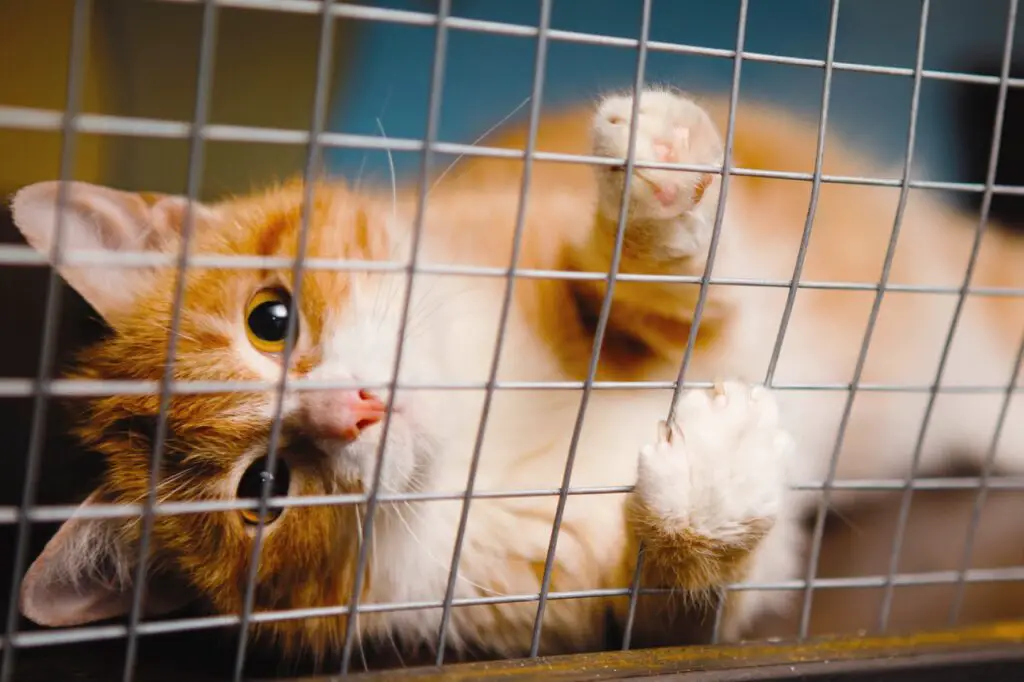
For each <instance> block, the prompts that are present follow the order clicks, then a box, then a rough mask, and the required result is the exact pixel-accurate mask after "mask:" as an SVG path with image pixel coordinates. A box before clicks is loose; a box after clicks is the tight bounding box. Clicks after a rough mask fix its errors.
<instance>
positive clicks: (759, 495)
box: [627, 382, 799, 639]
mask: <svg viewBox="0 0 1024 682" xmlns="http://www.w3.org/2000/svg"><path fill="white" fill-rule="evenodd" d="M778 417H779V415H778V408H777V406H776V404H775V400H774V396H773V394H772V393H771V392H770V391H768V390H767V389H765V388H764V387H760V386H754V387H750V386H748V385H746V384H743V383H739V382H726V383H724V384H720V385H719V387H718V388H717V389H716V390H714V391H711V392H708V391H693V392H690V393H689V394H687V395H686V396H684V397H683V399H682V400H681V401H680V405H679V409H678V411H677V424H675V425H671V426H664V427H663V432H662V434H661V437H660V439H659V440H658V442H657V443H655V444H652V445H648V446H646V447H645V448H644V449H643V450H642V451H641V453H640V459H639V470H638V475H637V484H636V488H635V490H634V492H633V494H632V495H631V497H630V501H629V504H628V507H627V509H628V518H629V522H630V525H631V527H632V529H633V531H634V532H635V533H636V535H637V537H638V539H639V540H640V541H642V542H643V543H644V547H645V555H644V557H645V566H644V574H643V578H644V585H645V586H646V587H651V586H654V585H658V586H661V587H668V588H674V589H679V590H682V591H684V596H696V597H706V596H711V595H713V594H714V593H715V591H716V590H717V589H718V588H720V587H722V586H724V585H727V584H730V583H734V582H741V581H749V580H754V581H756V582H766V581H780V580H785V579H788V578H791V577H792V576H793V575H794V573H795V572H796V570H797V567H798V561H799V547H797V546H796V543H797V542H798V536H799V534H798V532H797V530H798V528H797V526H796V524H795V522H794V520H793V517H792V515H791V514H790V513H789V505H788V496H787V488H786V486H787V480H788V474H789V460H790V456H791V453H792V451H793V441H792V439H791V438H790V437H789V435H788V434H787V433H786V432H785V431H783V430H782V428H781V427H780V426H779V421H778ZM784 594H785V593H783V592H780V591H778V590H775V591H760V590H744V591H734V592H731V593H730V596H729V597H728V599H727V601H726V605H725V609H726V610H725V619H724V621H723V624H722V632H721V634H722V636H723V637H724V638H726V639H736V638H738V637H739V636H740V635H741V634H742V632H743V630H744V629H745V628H746V626H747V625H749V623H750V620H751V619H752V618H753V617H754V616H756V615H758V614H759V613H762V612H764V611H765V610H767V609H773V608H774V607H776V606H778V605H779V603H780V602H779V600H780V599H782V598H784Z"/></svg>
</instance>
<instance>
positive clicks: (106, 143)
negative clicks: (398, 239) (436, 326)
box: [0, 0, 1024, 679]
mask: <svg viewBox="0 0 1024 682" xmlns="http://www.w3.org/2000/svg"><path fill="white" fill-rule="evenodd" d="M233 4H234V5H244V4H245V3H243V2H236V3H233ZM287 4H288V6H289V7H291V8H293V9H296V10H299V11H296V12H281V11H272V10H271V9H270V8H272V7H273V5H274V3H273V2H269V1H266V0H262V1H261V2H254V3H253V6H252V7H237V6H232V7H228V6H224V7H222V8H221V9H220V10H219V11H218V18H217V27H216V43H215V54H214V75H213V83H212V90H211V94H210V115H209V122H210V123H214V124H226V125H238V126H251V127H258V128H273V129H284V130H302V129H306V128H308V126H309V122H310V119H311V116H312V111H311V108H312V102H313V95H314V90H315V66H316V60H317V51H318V48H319V45H318V39H319V22H320V18H319V16H318V15H317V12H318V11H319V8H320V2H318V1H317V0H309V1H307V0H299V1H297V2H296V1H294V0H292V1H291V2H289V3H287ZM348 4H358V5H363V6H367V7H376V8H385V9H390V10H399V11H401V12H404V13H411V14H388V15H387V17H390V18H392V19H399V18H402V17H409V18H411V19H413V20H422V19H423V18H424V16H425V15H424V13H425V14H426V15H429V14H432V13H434V12H436V10H437V5H438V2H437V0H378V1H377V2H361V3H348ZM641 4H642V3H641V0H554V2H553V14H552V28H556V29H560V30H564V31H575V32H581V33H590V34H599V35H602V36H611V37H618V38H636V37H637V36H638V33H639V25H640V11H641ZM829 4H830V3H828V2H824V1H823V0H750V3H749V12H748V19H747V25H746V44H745V49H746V50H747V51H752V52H757V53H764V54H774V55H784V56H788V57H799V58H808V59H823V58H824V57H825V54H826V38H827V33H828V23H829ZM539 5H540V3H539V2H538V0H453V2H452V13H453V15H454V16H457V17H465V18H472V19H480V20H486V21H494V22H508V23H512V24H516V25H521V26H529V27H532V26H536V25H537V21H538V16H539ZM930 7H931V10H930V17H929V20H928V22H927V26H926V29H927V41H926V45H925V48H926V49H925V58H924V65H925V68H926V69H929V70H933V71H943V70H946V71H956V72H966V73H974V74H988V75H996V74H998V72H999V65H1000V59H1001V56H1002V50H1003V42H1004V35H1005V29H1006V18H1007V11H1008V7H1009V3H1008V0H984V2H971V1H969V0H933V1H932V2H931V3H930ZM73 9H74V2H73V0H45V1H43V0H0V64H3V65H4V66H3V67H2V72H0V195H4V196H7V195H9V194H10V193H11V192H13V191H14V190H15V189H17V188H19V187H21V186H24V185H26V184H29V183H32V182H36V181H40V180H48V179H53V178H56V177H58V175H59V171H60V168H59V158H60V148H61V147H60V145H61V138H60V134H59V132H58V131H55V130H40V129H26V128H24V127H18V125H17V124H15V123H14V122H13V121H14V115H15V114H17V115H18V117H20V120H40V119H39V117H38V116H36V114H39V113H42V114H44V115H45V114H46V113H48V112H49V113H52V112H61V111H63V110H65V108H67V107H68V106H69V103H68V102H67V101H66V89H67V85H66V80H67V74H68V47H69V42H70V35H71V24H72V21H71V20H72V13H73ZM202 11H203V8H202V6H201V5H200V4H198V3H195V2H183V1H181V0H95V1H94V2H93V3H92V11H91V13H90V23H89V28H88V46H87V49H86V50H85V53H86V58H87V62H86V64H85V71H84V81H83V88H82V97H81V101H79V102H77V103H74V104H73V105H72V106H73V107H74V108H77V109H78V110H79V111H80V112H83V113H89V114H99V115H107V116H117V117H133V118H142V119H150V120H157V121H171V122H176V121H177V122H180V121H188V120H190V119H191V118H192V115H193V110H194V108H195V102H196V73H197V66H198V57H199V48H200V36H201V17H202ZM738 12H739V1H738V0H716V1H715V2H707V1H704V2H698V1H697V0H654V3H653V21H652V26H651V34H650V38H651V39H652V40H658V41H665V42H672V43H685V44H690V45H695V46H700V47H707V48H719V49H727V50H731V49H733V48H734V47H735V43H736V34H737V27H738V25H737V18H738ZM919 20H920V3H919V2H911V1H909V0H902V1H900V2H893V1H892V0H856V1H853V0H847V1H846V2H844V3H842V4H841V8H840V14H839V22H838V32H837V37H836V46H835V59H836V60H837V61H841V62H855V63H862V64H869V65H874V66H881V67H888V66H892V67H902V68H911V67H913V65H914V61H915V54H916V43H917V37H918V30H919ZM434 40H435V29H434V28H433V27H431V26H429V25H426V26H424V25H408V24H403V23H397V22H395V21H376V20H374V21H371V20H368V19H339V20H337V22H336V31H335V40H334V45H333V51H332V65H333V66H332V77H331V79H330V86H331V95H330V103H331V106H330V115H329V124H328V130H330V131H334V132H345V133H357V134H362V135H371V136H378V135H382V134H386V135H387V136H390V137H398V138H411V139H416V138H422V136H423V134H424V132H425V121H426V108H427V99H428V94H429V93H428V91H429V84H430V73H431V65H432V59H433V53H434ZM1016 43H1018V45H1016V46H1015V48H1014V51H1013V53H1014V55H1015V66H1014V68H1013V71H1012V74H1013V75H1014V76H1021V75H1024V59H1020V60H1018V59H1017V58H1016V57H1017V56H1020V55H1021V51H1022V50H1024V45H1020V44H1021V43H1024V40H1017V41H1016ZM534 50H535V38H531V37H524V36H516V35H496V34H490V33H484V32H479V31H469V30H464V29H458V28H453V29H452V30H450V32H449V36H448V46H447V51H446V53H445V78H444V91H443V98H442V102H443V104H442V107H441V120H440V130H439V137H440V139H441V140H443V141H448V142H464V143H468V142H472V141H474V140H475V139H477V138H478V137H479V136H480V134H481V133H483V132H484V131H486V130H488V129H489V128H491V127H492V126H494V125H495V124H496V123H498V122H499V121H501V120H502V119H503V118H505V117H506V116H508V115H509V114H513V119H515V118H520V119H521V118H525V115H526V110H527V107H525V106H522V105H523V103H524V100H525V99H526V97H527V96H528V94H529V93H530V91H531V88H532V83H533V76H534ZM1018 65H1019V66H1020V68H1018ZM635 66H636V51H635V49H631V48H624V47H621V46H614V45H594V44H582V43H576V42H565V41H552V42H551V44H550V48H549V53H548V59H547V63H546V65H545V89H544V104H545V105H546V106H550V107H557V106H563V105H567V104H570V103H573V102H578V101H581V100H583V101H586V100H591V99H593V98H594V96H595V95H596V94H597V93H599V92H601V91H602V90H608V89H613V88H625V87H629V86H630V85H631V84H632V81H633V78H634V72H635ZM732 68H733V66H732V61H731V59H728V58H723V57H717V56H693V55H682V54H670V53H665V52H652V53H650V54H649V57H648V66H647V71H646V74H647V80H648V82H664V83H671V84H674V85H678V86H680V87H683V88H684V89H687V90H691V91H697V92H700V91H719V90H724V89H727V88H728V86H729V83H730V77H731V74H732ZM833 79H834V80H833V87H832V95H831V99H830V104H829V106H830V114H829V126H830V130H833V131H836V132H838V133H840V134H843V135H845V136H847V137H849V138H852V139H853V140H854V141H855V142H856V144H857V145H858V146H859V147H860V148H862V149H864V150H866V151H870V152H873V153H874V154H875V155H877V156H878V157H880V158H881V159H882V160H883V161H886V162H890V163H892V164H894V165H898V163H899V162H900V160H901V158H902V155H903V153H904V149H905V145H906V136H907V128H908V123H909V116H910V99H911V86H912V79H911V78H910V77H908V76H906V75H885V74H877V73H855V72H850V71H836V72H835V73H834V76H833ZM822 82H823V73H822V70H821V69H820V68H813V67H808V66H796V65H777V64H767V63H763V62H758V61H745V62H744V63H743V66H742V75H741V81H740V84H741V88H740V106H742V107H747V106H753V105H754V103H755V102H756V101H758V100H770V101H772V102H775V103H777V104H781V105H784V106H789V107H791V108H792V109H794V110H796V111H798V112H802V113H804V114H806V115H809V116H811V117H813V116H815V115H816V112H817V110H818V107H819V102H820V99H821V89H822ZM996 91H997V89H996V87H995V86H992V85H965V84H961V83H953V82H950V81H948V80H941V79H935V78H928V79H926V80H925V81H924V82H923V86H922V90H921V101H920V108H919V129H918V142H917V145H916V149H915V158H916V163H915V166H916V168H915V171H914V177H915V178H918V179H923V178H927V179H932V180H944V181H965V182H981V181H982V180H983V179H984V175H985V167H986V165H987V160H988V153H989V145H990V140H991V134H992V121H993V119H994V113H995V112H994V107H995V102H996ZM1020 92H1021V91H1020V90H1018V89H1011V91H1010V96H1009V99H1008V109H1007V114H1006V121H1007V123H1006V128H1005V130H1004V137H1003V144H1002V151H1001V155H1000V162H999V169H998V171H999V172H998V175H997V181H998V182H999V183H1000V184H1024V170H1022V156H1024V144H1021V142H1022V140H1021V137H1022V133H1024V130H1022V126H1021V125H1020V123H1019V122H1020V121H1021V120H1022V110H1021V104H1022V101H1021V99H1022V98H1021V96H1020V94H1019V93H1020ZM15 108H28V109H31V110H34V112H27V113H26V110H24V109H15ZM188 145H189V142H188V140H187V139H181V138H177V139H176V138H172V137H165V138H153V137H144V136H138V135H112V134H104V135H97V134H79V135H77V136H76V138H75V155H74V159H75V163H74V169H73V175H74V177H75V178H76V179H79V180H85V181H90V182H98V183H103V184H109V185H113V186H116V187H120V188H125V189H137V190H150V191H163V192H173V193H179V192H183V191H184V190H185V187H186V174H187V164H188ZM305 155H306V148H305V147H304V146H303V145H289V144H278V143H273V144H272V143H253V142H224V141H210V142H208V143H207V144H206V145H205V147H204V159H203V166H202V182H201V194H202V196H203V197H205V198H213V197H216V196H219V195H222V194H224V193H228V192H245V191H248V190H250V189H255V188H257V187H259V186H261V185H263V184H265V183H267V182H270V181H272V180H276V179H281V178H284V177H287V176H290V175H293V174H296V173H300V172H301V170H302V167H303V164H304V161H305ZM435 160H436V163H438V164H440V165H447V164H448V163H450V161H451V159H448V158H444V157H442V156H441V155H438V158H436V159H435ZM325 162H326V165H327V170H328V171H329V172H330V173H332V174H335V175H339V176H344V177H348V178H350V179H353V180H354V179H356V178H359V179H360V180H361V181H362V182H364V183H368V182H374V183H384V182H387V181H388V173H389V167H388V160H387V157H386V154H385V153H384V152H382V151H364V150H360V149H331V150H327V151H326V153H325ZM418 163H419V156H418V155H417V154H414V153H398V152H396V153H395V154H394V164H395V169H396V173H397V174H398V175H399V176H400V179H405V180H413V179H414V178H415V174H416V172H417V169H418ZM980 197H981V195H980V194H978V193H958V194H954V195H950V196H949V200H951V201H956V202H959V203H961V204H963V205H966V206H968V207H974V208H975V210H976V208H977V206H978V204H979V202H980ZM992 212H993V215H994V217H997V218H999V219H1001V220H1003V221H1004V222H1005V223H1006V225H1007V226H1008V227H1009V228H1010V229H1016V227H1017V226H1018V225H1024V209H1022V201H1021V198H1019V197H1012V196H997V197H996V198H995V200H994V202H993V206H992ZM20 241H21V240H20V237H19V236H18V235H17V234H16V232H15V230H14V229H13V227H12V226H11V224H10V215H9V212H7V211H6V206H3V211H2V212H0V243H20ZM45 293H46V271H45V270H43V269H37V268H26V267H9V266H0V309H2V310H3V312H4V325H5V326H6V328H8V329H13V330H17V331H18V333H16V334H8V335H6V337H5V340H4V342H3V345H2V347H0V377H25V378H28V377H32V376H34V375H35V373H36V371H37V366H38V361H39V344H40V338H41V334H42V328H43V315H42V310H43V299H44V296H45ZM63 300H64V306H63V307H62V311H61V312H62V314H61V325H60V329H59V341H60V350H61V353H62V354H63V353H66V352H67V351H69V350H73V349H74V348H75V347H76V346H78V345H80V344H81V343H82V342H83V341H85V340H88V339H89V338H93V337H95V336H96V335H98V334H102V333H104V330H103V329H102V328H100V326H98V325H97V324H96V323H95V320H94V319H93V317H92V316H91V315H90V312H89V310H88V308H87V307H86V306H85V304H84V303H83V302H82V301H81V300H80V299H78V298H77V297H76V296H75V295H74V294H73V292H70V291H67V290H65V291H63ZM61 357H63V355H62V356H61ZM31 415H32V404H31V401H30V400H27V399H21V398H17V399H15V398H0V443H3V444H4V446H5V451H4V452H3V453H0V456H2V457H3V458H4V459H3V472H4V473H3V475H2V476H0V506H4V505H12V506H16V505H18V504H19V503H20V500H21V495H22V481H23V480H24V478H23V477H24V458H23V453H24V452H26V449H27V446H28V425H29V423H30V420H31ZM62 419H63V416H62V413H61V411H60V410H58V409H53V410H50V413H49V420H50V430H49V431H48V434H49V435H48V436H47V439H46V441H45V444H44V466H43V472H42V478H41V482H40V487H39V498H38V501H40V502H48V503H67V502H68V501H69V500H73V499H75V497H76V496H78V495H80V494H82V493H83V492H84V491H85V490H87V489H88V485H87V483H85V482H86V481H88V479H89V477H90V476H92V475H94V474H95V471H96V462H95V461H93V460H90V458H88V457H85V458H81V457H78V455H79V454H80V453H76V452H75V449H74V445H73V444H72V443H70V442H69V441H68V440H67V439H66V438H63V437H62V436H61V433H63V430H64V429H65V425H63V423H62V421H61V420H62ZM1019 498H1020V495H1011V494H1007V493H1002V494H993V495H991V496H990V498H989V503H988V505H987V506H986V508H985V516H984V522H983V524H982V528H983V529H985V531H984V533H983V537H982V538H981V539H980V540H979V545H978V551H977V554H976V557H975V564H974V565H975V566H985V567H996V566H1011V565H1020V564H1024V548H1022V547H1020V546H1019V543H1016V544H1014V543H1008V542H1006V540H1005V533H1006V532H1008V531H1007V527H1008V526H1007V524H1009V523H1010V522H1011V521H1013V520H1015V519H1020V518H1024V501H1022V500H1020V499H1019ZM973 499H974V498H973V493H957V494H952V493H934V492H928V493H920V494H917V495H915V497H914V505H913V513H912V515H911V524H910V527H909V531H908V535H907V543H908V546H907V549H906V550H905V551H904V553H903V556H904V558H905V561H904V564H903V566H902V568H903V570H906V571H913V570H943V569H953V568H956V567H957V566H958V562H959V560H960V554H961V552H962V543H961V540H960V538H962V537H963V536H964V533H965V532H966V526H967V520H968V518H969V515H970V510H971V505H972V503H973ZM894 510H895V494H881V493H880V494H879V496H878V505H877V506H876V507H872V508H870V509H865V510H862V511H860V512H858V513H857V514H851V515H847V516H844V517H841V518H840V517H836V518H834V519H832V521H830V524H829V530H828V534H827V542H826V545H825V554H824V559H823V568H822V571H823V574H825V575H833V576H835V575H877V574H879V573H884V572H885V570H886V568H887V565H888V550H889V545H890V542H891V536H892V528H893V523H892V522H893V519H894V516H895V511H894ZM50 531H52V529H46V528H43V529H41V530H38V531H37V532H36V534H35V535H34V536H33V547H34V548H35V549H38V548H39V547H41V546H42V543H43V542H45V539H46V535H47V534H48V532H50ZM13 538H14V534H13V529H12V527H10V526H3V527H0V558H3V561H0V608H3V611H2V613H6V598H7V594H8V590H7V586H8V585H9V580H10V563H11V562H10V561H8V557H10V556H12V555H13ZM949 538H955V541H952V542H950V541H949ZM1022 592H1024V590H1021V589H1019V588H1015V587H1014V586H1003V585H996V586H978V587H976V588H974V587H972V588H971V589H970V590H969V591H968V596H969V607H968V609H967V611H966V612H965V617H964V622H968V621H977V620H984V619H986V618H993V617H1005V616H1012V615H1019V614H1020V613H1021V611H1022V609H1024V594H1021V593H1022ZM896 594H897V598H896V609H895V611H894V620H893V623H894V626H896V627H898V628H904V629H906V628H916V627H921V626H927V627H934V626H941V625H943V624H944V618H945V614H946V612H947V610H948V605H949V598H950V596H951V594H952V591H951V589H949V588H946V587H938V588H936V587H930V588H900V589H898V590H897V593H896ZM880 597H881V591H880V590H874V591H871V590H830V591H827V592H826V593H823V595H822V596H820V597H819V598H817V599H816V601H815V605H816V608H815V612H814V620H813V629H814V631H816V632H819V633H820V632H837V631H849V630H855V629H858V628H870V627H872V626H873V625H874V623H875V619H876V615H877V608H878V602H879V599H880ZM23 626H27V624H23ZM794 628H795V621H794V619H790V620H785V619H782V620H780V621H779V622H776V623H766V624H765V625H764V628H763V629H764V632H765V634H773V635H781V636H787V635H791V634H793V633H794V632H795V629H794ZM208 643H209V642H208V641H207V642H204V644H208ZM111 647H113V649H114V650H115V652H118V653H115V656H117V655H119V652H120V648H121V647H123V644H121V643H117V642H114V643H111ZM229 648H230V647H229ZM82 651H85V652H87V653H86V654H83V655H88V656H91V657H92V658H97V660H98V658H102V657H103V656H105V655H106V654H99V653H97V652H101V651H104V649H103V648H102V647H96V646H92V647H86V648H85V649H83V650H82ZM172 651H173V649H172ZM36 652H37V654H38V655H36V656H35V658H34V659H33V658H32V652H27V653H26V654H25V655H26V656H27V657H28V658H29V659H31V660H34V663H33V664H32V665H34V666H36V667H35V668H34V670H35V671H36V672H35V673H34V674H35V676H36V677H35V678H38V679H58V678H61V677H64V675H61V674H58V673H57V672H55V669H54V668H53V666H54V665H59V664H60V661H59V660H58V658H59V657H58V658H55V657H52V656H48V655H47V650H46V649H40V650H36ZM80 653H81V652H80ZM144 660H145V659H144ZM35 678H32V679H35ZM101 678H102V676H101V677H97V679H101ZM25 679H30V678H28V677H26V678H25ZM83 679H84V678H83ZM90 679H91V678H90Z"/></svg>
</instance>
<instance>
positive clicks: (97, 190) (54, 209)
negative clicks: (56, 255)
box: [11, 182, 213, 322]
mask: <svg viewBox="0 0 1024 682" xmlns="http://www.w3.org/2000/svg"><path fill="white" fill-rule="evenodd" d="M60 191H61V183H60V182H40V183H36V184H34V185H29V186H28V187H25V188H23V189H21V190H20V191H19V192H18V193H17V194H15V195H14V198H13V199H12V200H11V210H12V213H13V215H14V224H15V225H16V226H17V227H18V229H19V230H21V233H22V234H23V235H24V237H25V240H26V241H28V243H29V244H30V245H31V246H32V247H33V248H35V249H36V250H37V251H39V252H40V253H42V254H43V255H44V256H46V258H47V259H48V260H50V261H51V262H53V253H52V251H53V241H54V235H55V234H56V226H57V220H58V218H60V221H61V240H60V250H61V252H62V253H69V252H71V251H89V252H104V251H106V252H140V251H143V252H144V251H150V252H153V251H155V252H160V253H176V252H177V247H178V243H179V237H180V233H181V228H182V224H183V221H184V219H185V212H186V209H187V206H188V200H187V199H185V198H184V197H175V196H167V195H158V194H136V193H132V192H122V191H118V190H113V189H109V188H107V187H100V186H98V185H91V184H88V183H85V182H69V183H67V184H66V185H65V187H64V197H63V201H61V199H62V197H61V196H60ZM192 206H193V210H194V212H195V213H194V215H195V220H196V221H197V223H196V224H198V221H199V220H202V219H204V218H207V217H209V216H211V215H213V211H212V209H209V208H207V207H205V206H202V205H201V204H198V203H193V205H192ZM98 255H100V256H102V253H100V254H98ZM90 257H91V255H90ZM58 270H59V272H60V274H61V276H62V277H63V278H64V279H65V280H66V281H67V283H68V284H70V285H71V286H72V287H74V289H75V290H76V291H78V293H79V294H81V296H82V297H83V298H84V299H85V300H86V301H88V302H89V304H90V305H92V307H93V308H95V309H96V311H97V312H99V313H100V315H102V316H103V317H104V318H106V319H107V321H108V322H109V321H110V319H111V317H116V316H117V315H119V314H121V313H123V312H125V311H127V310H130V309H131V308H132V306H133V304H134V303H135V300H136V297H137V296H138V294H139V292H141V291H145V289H146V287H147V285H148V283H149V282H150V281H151V279H152V278H153V277H154V276H155V275H156V273H157V272H158V268H157V267H139V266H137V265H134V264H131V265H129V264H127V263H118V264H104V263H102V262H97V263H96V264H95V265H94V264H91V263H90V264H81V265H73V264H72V265H60V266H59V267H58Z"/></svg>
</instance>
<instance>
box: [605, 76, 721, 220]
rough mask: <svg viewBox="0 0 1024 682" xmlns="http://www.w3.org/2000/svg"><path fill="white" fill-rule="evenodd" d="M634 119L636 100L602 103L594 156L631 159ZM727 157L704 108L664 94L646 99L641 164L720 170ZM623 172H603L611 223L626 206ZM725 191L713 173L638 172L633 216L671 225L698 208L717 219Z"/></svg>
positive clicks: (650, 93)
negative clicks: (720, 196) (719, 200)
mask: <svg viewBox="0 0 1024 682" xmlns="http://www.w3.org/2000/svg"><path fill="white" fill-rule="evenodd" d="M632 113H633V97H632V96H631V95H626V96H612V97H608V98H606V99H605V100H604V101H603V102H601V105H600V106H599V107H598V109H597V114H596V115H595V116H594V122H593V130H592V137H593V149H594V154H595V156H610V157H617V158H625V157H626V153H627V151H628V147H629V129H630V121H631V120H632ZM723 154H724V147H723V144H722V139H721V137H720V136H719V134H718V131H717V129H716V128H715V124H714V123H713V122H712V121H711V119H710V118H709V117H708V115H707V113H706V112H705V111H704V110H703V109H702V108H701V107H700V106H699V105H697V104H696V103H694V102H693V101H692V100H689V99H687V98H686V97H683V96H682V95H678V94H676V93H673V92H668V91H665V90H645V91H644V92H643V93H642V94H641V96H640V108H639V120H638V121H637V128H636V156H635V158H636V160H637V161H650V162H657V163H686V164H701V165H711V166H719V165H721V163H722V159H723ZM622 170H623V169H622V168H621V167H620V168H614V167H602V169H601V171H600V172H599V178H600V195H601V204H602V210H603V211H604V212H605V213H606V214H607V215H609V217H612V216H613V215H617V212H618V207H619V205H620V202H621V198H622V185H623V181H624V178H625V174H624V173H623V172H622ZM720 185H721V179H720V176H719V175H717V174H714V173H701V172H689V171H680V170H665V169H654V168H638V169H636V170H635V172H634V177H633V181H632V182H631V183H630V211H631V212H633V214H634V215H635V216H636V217H640V218H653V219H671V218H675V217H678V216H682V215H685V214H687V213H690V212H693V211H695V210H696V209H698V208H701V209H703V210H702V212H707V213H710V214H711V215H713V214H714V211H715V205H716V204H717V196H718V187H719V186H720ZM708 207H710V209H709V208H708ZM701 217H703V218H705V219H706V218H707V217H708V216H701Z"/></svg>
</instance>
